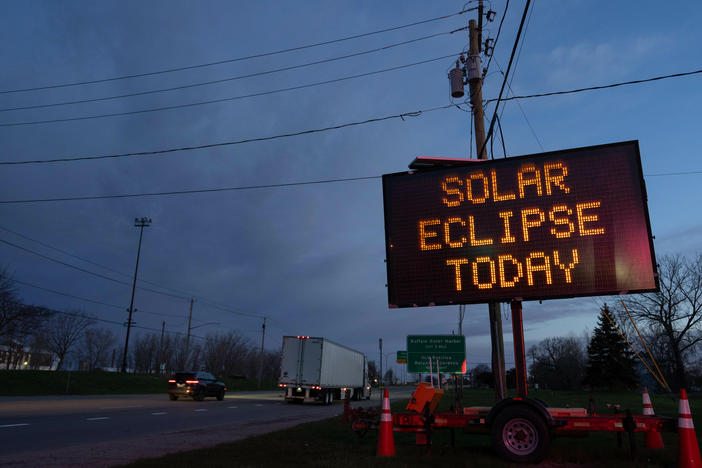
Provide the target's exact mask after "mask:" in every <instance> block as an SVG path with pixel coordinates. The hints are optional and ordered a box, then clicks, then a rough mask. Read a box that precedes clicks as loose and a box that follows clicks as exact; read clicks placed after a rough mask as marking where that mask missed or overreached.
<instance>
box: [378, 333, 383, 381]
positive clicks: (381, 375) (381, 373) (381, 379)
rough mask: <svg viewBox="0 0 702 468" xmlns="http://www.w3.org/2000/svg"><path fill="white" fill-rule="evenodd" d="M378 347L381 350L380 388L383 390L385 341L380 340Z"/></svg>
mask: <svg viewBox="0 0 702 468" xmlns="http://www.w3.org/2000/svg"><path fill="white" fill-rule="evenodd" d="M378 347H379V348H380V388H383V339H382V338H378Z"/></svg>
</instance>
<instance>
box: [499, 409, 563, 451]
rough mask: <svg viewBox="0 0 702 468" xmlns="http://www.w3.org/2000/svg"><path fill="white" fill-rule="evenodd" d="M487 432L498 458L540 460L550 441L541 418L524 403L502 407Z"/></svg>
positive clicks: (544, 422) (546, 428)
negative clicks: (523, 404)
mask: <svg viewBox="0 0 702 468" xmlns="http://www.w3.org/2000/svg"><path fill="white" fill-rule="evenodd" d="M490 435H491V438H492V446H493V447H494V448H495V451H496V452H497V454H498V455H499V456H500V457H501V458H503V459H505V460H509V461H513V462H521V463H538V462H540V461H541V460H542V459H543V457H544V456H545V455H546V451H547V450H548V446H549V443H550V441H551V435H550V434H549V430H548V427H547V425H546V421H544V418H543V417H541V415H539V414H538V413H536V412H535V411H534V410H532V409H531V408H529V407H525V406H509V407H507V408H505V409H504V410H502V412H500V413H499V414H498V415H497V417H496V418H495V421H494V422H493V423H492V428H491V434H490Z"/></svg>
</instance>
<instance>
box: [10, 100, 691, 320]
mask: <svg viewBox="0 0 702 468" xmlns="http://www.w3.org/2000/svg"><path fill="white" fill-rule="evenodd" d="M451 106H453V104H452V105H451ZM498 126H500V134H502V131H501V124H500V123H499V117H498ZM502 146H503V151H504V152H505V154H506V150H505V147H504V137H503V139H502ZM692 174H702V171H687V172H670V173H661V174H644V175H645V176H646V177H659V176H677V175H692ZM381 178H382V176H378V175H376V176H363V177H345V178H338V179H325V180H308V181H301V182H288V183H280V184H267V185H249V186H238V187H222V188H213V189H198V190H174V191H170V192H145V193H131V194H118V195H94V196H84V197H62V198H36V199H25V200H4V201H0V204H20V203H46V202H60V201H79V200H105V199H114V198H138V197H158V196H166V195H186V194H195V193H212V192H232V191H241V190H257V189H267V188H281V187H297V186H302V185H321V184H332V183H337V182H358V181H363V180H374V179H381ZM0 228H1V227H0ZM2 229H4V228H2ZM10 232H12V231H10ZM0 242H5V241H3V240H0ZM77 258H80V257H77ZM96 265H97V266H101V265H99V264H96ZM103 268H106V267H103ZM121 274H122V273H121ZM139 281H143V282H145V283H149V284H152V285H154V286H158V287H160V288H162V289H170V290H172V291H176V292H182V291H179V290H177V289H172V288H169V287H166V286H161V285H159V284H156V283H151V282H149V281H146V280H139ZM124 284H126V283H124ZM139 289H146V290H147V291H152V292H157V293H160V294H166V293H161V292H159V291H154V290H152V289H148V288H141V287H140V288H139ZM166 295H170V294H166ZM190 295H191V296H194V297H198V298H200V299H202V298H201V297H199V296H198V295H196V294H190ZM172 296H173V297H178V298H183V297H182V296H175V295H172ZM183 299H187V298H183ZM256 317H263V316H262V315H256Z"/></svg>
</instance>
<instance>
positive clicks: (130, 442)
mask: <svg viewBox="0 0 702 468" xmlns="http://www.w3.org/2000/svg"><path fill="white" fill-rule="evenodd" d="M411 391H412V388H410V387H401V388H398V389H393V390H392V391H391V398H392V399H393V400H394V399H396V398H397V399H399V398H402V399H407V398H408V397H409V395H410V394H411ZM379 403H380V400H379V392H375V393H374V395H373V398H372V399H371V400H370V401H368V402H365V401H364V402H353V403H352V406H367V405H376V406H377V405H379ZM342 411H343V402H340V401H337V402H335V403H334V404H333V405H330V406H321V405H318V404H305V405H297V404H286V403H284V402H283V401H282V398H281V393H280V392H279V391H261V392H238V393H230V394H227V395H226V397H225V399H224V401H217V400H216V399H214V398H208V399H206V400H205V401H201V402H196V401H192V400H185V399H180V400H178V401H170V400H168V397H167V395H166V394H165V393H164V394H157V395H109V396H56V397H0V465H2V466H16V467H28V466H114V465H118V464H123V463H128V462H130V461H133V460H136V459H139V458H144V457H154V456H161V455H164V454H166V453H173V452H178V451H182V450H191V449H194V448H201V447H207V446H211V445H216V444H218V443H223V442H228V441H232V440H237V439H241V438H245V437H248V436H251V435H256V434H262V433H265V432H271V431H275V430H279V429H282V428H285V427H290V426H294V425H297V424H300V423H303V422H309V421H314V420H319V419H324V418H328V417H332V416H335V415H339V414H341V413H342ZM349 434H350V431H349Z"/></svg>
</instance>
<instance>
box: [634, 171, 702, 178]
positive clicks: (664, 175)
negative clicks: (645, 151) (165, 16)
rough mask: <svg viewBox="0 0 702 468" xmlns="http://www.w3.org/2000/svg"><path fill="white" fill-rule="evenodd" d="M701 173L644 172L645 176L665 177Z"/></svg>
mask: <svg viewBox="0 0 702 468" xmlns="http://www.w3.org/2000/svg"><path fill="white" fill-rule="evenodd" d="M694 174H702V171H682V172H660V173H658V174H644V176H646V177H667V176H681V175H694Z"/></svg>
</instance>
